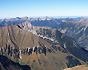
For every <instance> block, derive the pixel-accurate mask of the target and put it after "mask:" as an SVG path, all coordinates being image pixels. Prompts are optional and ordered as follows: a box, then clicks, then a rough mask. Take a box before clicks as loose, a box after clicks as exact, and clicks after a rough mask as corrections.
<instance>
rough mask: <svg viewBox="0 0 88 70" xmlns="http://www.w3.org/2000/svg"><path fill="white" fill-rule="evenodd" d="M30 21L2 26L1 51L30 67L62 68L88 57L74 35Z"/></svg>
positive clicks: (84, 60) (36, 69) (32, 68)
mask: <svg viewBox="0 0 88 70" xmlns="http://www.w3.org/2000/svg"><path fill="white" fill-rule="evenodd" d="M18 19H19V18H18ZM27 19H28V18H27ZM31 22H32V21H30V22H29V21H25V22H22V23H20V24H16V25H12V26H5V27H0V54H1V55H3V56H6V57H8V58H9V59H10V60H12V61H14V62H15V63H19V64H20V65H28V66H29V67H30V68H31V70H62V69H65V68H69V67H74V66H77V65H81V64H85V63H86V62H87V61H88V56H87V55H88V51H86V50H85V49H84V48H81V47H80V46H79V45H78V44H77V43H76V41H75V40H74V39H73V38H71V37H69V36H66V35H65V34H63V33H61V32H60V31H58V30H57V29H55V28H51V27H47V26H45V27H44V26H43V27H39V26H33V25H32V24H31ZM59 25H60V24H59ZM5 61H6V60H5Z"/></svg>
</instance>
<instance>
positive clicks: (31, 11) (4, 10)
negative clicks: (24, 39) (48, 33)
mask: <svg viewBox="0 0 88 70" xmlns="http://www.w3.org/2000/svg"><path fill="white" fill-rule="evenodd" d="M24 16H28V17H41V16H88V0H0V18H9V17H10V18H12V17H24Z"/></svg>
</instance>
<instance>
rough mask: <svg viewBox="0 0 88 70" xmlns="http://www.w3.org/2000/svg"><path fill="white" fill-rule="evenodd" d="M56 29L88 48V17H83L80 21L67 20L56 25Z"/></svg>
mask: <svg viewBox="0 0 88 70" xmlns="http://www.w3.org/2000/svg"><path fill="white" fill-rule="evenodd" d="M56 29H58V30H59V31H61V32H62V33H65V34H66V35H68V36H70V37H72V38H74V39H75V40H76V41H77V43H78V44H79V45H80V46H81V47H84V48H86V49H88V19H87V18H82V19H80V20H79V21H67V22H64V23H61V24H60V25H58V26H56Z"/></svg>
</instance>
